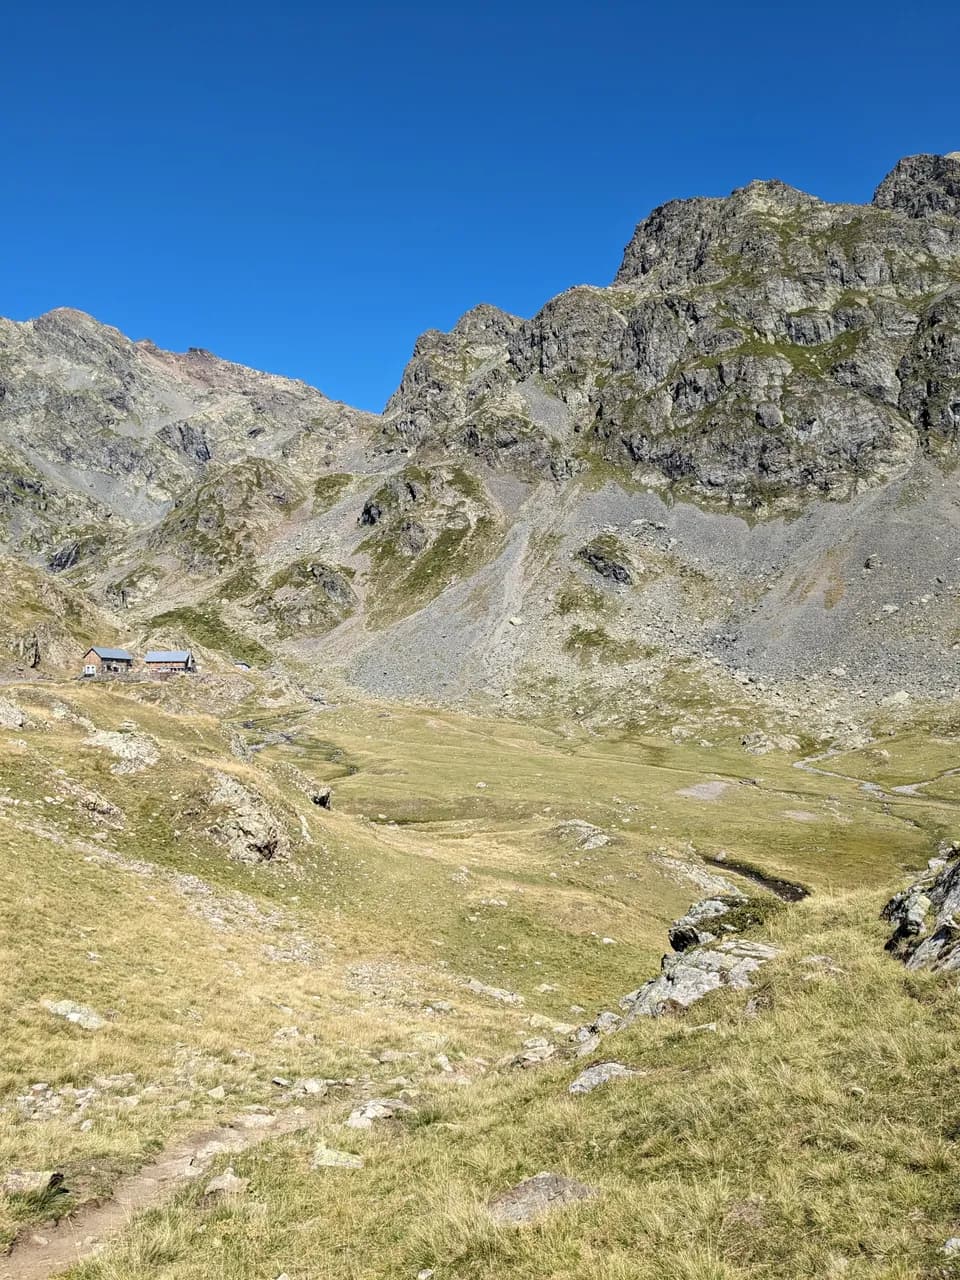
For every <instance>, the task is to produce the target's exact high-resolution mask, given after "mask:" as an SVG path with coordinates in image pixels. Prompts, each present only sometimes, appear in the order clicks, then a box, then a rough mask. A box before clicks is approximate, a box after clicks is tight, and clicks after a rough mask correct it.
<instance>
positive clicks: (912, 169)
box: [873, 151, 960, 218]
mask: <svg viewBox="0 0 960 1280" xmlns="http://www.w3.org/2000/svg"><path fill="white" fill-rule="evenodd" d="M873 203H874V204H875V205H876V206H877V208H878V209H898V210H900V211H901V212H902V213H906V214H907V215H908V216H909V217H911V218H925V217H928V216H930V215H931V214H935V213H946V214H949V215H951V216H952V217H955V218H956V217H960V151H951V152H949V153H948V154H947V155H944V156H936V155H919V156H906V157H905V158H904V159H903V160H900V161H898V162H897V164H896V165H895V166H894V167H893V169H891V171H890V172H889V173H888V174H887V176H886V177H885V178H884V180H883V181H882V182H881V183H880V185H879V187H877V189H876V191H875V192H874V196H873Z"/></svg>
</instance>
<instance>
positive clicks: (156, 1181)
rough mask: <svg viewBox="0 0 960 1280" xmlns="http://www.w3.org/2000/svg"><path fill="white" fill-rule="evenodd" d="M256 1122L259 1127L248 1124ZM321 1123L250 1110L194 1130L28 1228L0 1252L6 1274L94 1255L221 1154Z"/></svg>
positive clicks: (3, 1279) (37, 1278)
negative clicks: (98, 1193)
mask: <svg viewBox="0 0 960 1280" xmlns="http://www.w3.org/2000/svg"><path fill="white" fill-rule="evenodd" d="M251 1122H252V1123H253V1124H254V1125H255V1126H256V1127H253V1128H251V1127H248V1126H250V1124H251ZM315 1123H316V1115H315V1114H313V1113H310V1112H307V1111H304V1110H300V1109H298V1110H296V1111H290V1112H286V1113H284V1114H282V1115H272V1114H271V1115H266V1114H260V1113H250V1114H248V1115H244V1116H240V1117H238V1118H237V1119H236V1120H235V1121H233V1122H231V1123H229V1124H226V1125H223V1126H222V1127H221V1128H219V1129H206V1130H203V1131H202V1132H199V1133H194V1134H191V1135H190V1136H189V1137H187V1138H184V1139H181V1141H179V1142H177V1143H173V1144H171V1145H170V1146H169V1147H167V1148H166V1149H165V1150H163V1151H161V1152H160V1154H159V1155H158V1156H157V1158H156V1159H155V1160H153V1161H151V1162H150V1164H147V1165H144V1166H143V1167H142V1168H141V1169H139V1170H137V1172H136V1173H131V1174H129V1175H128V1176H127V1177H126V1178H124V1179H123V1180H122V1181H121V1182H120V1183H119V1184H118V1185H117V1187H116V1189H115V1190H114V1193H113V1196H112V1197H111V1198H110V1199H109V1200H107V1201H105V1202H101V1203H97V1202H93V1203H91V1204H89V1205H87V1206H84V1205H80V1206H79V1207H78V1209H77V1211H76V1213H73V1214H69V1215H67V1216H64V1217H63V1218H61V1219H60V1220H59V1221H58V1222H56V1223H54V1222H50V1223H43V1224H40V1225H39V1226H36V1227H32V1228H30V1229H29V1230H28V1231H26V1232H25V1233H24V1234H23V1235H22V1236H21V1237H20V1238H19V1239H18V1240H17V1241H15V1242H14V1244H13V1247H12V1248H11V1250H10V1252H9V1253H6V1254H4V1255H3V1256H0V1280H48V1277H50V1276H57V1275H60V1274H61V1273H62V1272H64V1271H66V1270H68V1269H69V1268H70V1267H73V1266H76V1264H77V1263H78V1262H83V1261H85V1260H86V1259H88V1258H92V1257H93V1256H94V1255H95V1254H96V1253H97V1252H98V1251H99V1250H100V1249H101V1248H103V1246H104V1245H105V1244H106V1243H107V1242H108V1241H109V1240H111V1239H112V1238H113V1237H114V1236H116V1235H117V1234H118V1233H119V1232H121V1231H122V1230H123V1229H124V1228H125V1227H126V1226H127V1225H128V1223H129V1222H130V1220H131V1218H133V1216H134V1215H135V1214H138V1213H141V1212H142V1211H143V1210H144V1209H151V1208H153V1207H154V1206H155V1205H157V1204H160V1203H162V1202H163V1201H164V1200H167V1199H169V1197H170V1196H172V1195H173V1194H174V1192H176V1191H177V1190H179V1189H180V1187H182V1186H184V1185H185V1184H186V1183H188V1182H190V1181H192V1180H194V1179H196V1178H199V1177H202V1176H203V1175H204V1174H205V1173H206V1172H207V1170H208V1169H209V1167H210V1165H211V1164H212V1163H213V1161H214V1160H215V1159H216V1158H217V1156H219V1155H223V1154H228V1153H230V1154H236V1153H238V1152H241V1151H247V1150H249V1149H250V1148H251V1147H255V1146H258V1145H259V1144H260V1143H261V1142H265V1141H266V1140H267V1139H269V1138H275V1137H278V1136H279V1135H281V1134H286V1133H296V1132H298V1131H299V1130H301V1129H306V1128H308V1127H309V1126H310V1125H311V1124H315Z"/></svg>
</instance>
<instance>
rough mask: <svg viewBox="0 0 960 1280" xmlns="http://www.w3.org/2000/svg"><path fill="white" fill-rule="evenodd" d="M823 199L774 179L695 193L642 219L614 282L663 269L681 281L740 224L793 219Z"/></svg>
mask: <svg viewBox="0 0 960 1280" xmlns="http://www.w3.org/2000/svg"><path fill="white" fill-rule="evenodd" d="M821 205H822V201H820V200H818V199H817V198H816V197H815V196H811V195H807V194H806V192H803V191H798V190H797V189H796V187H791V186H788V185H787V184H786V183H785V182H781V181H780V180H779V179H776V178H773V179H769V180H766V181H759V180H758V181H755V182H750V183H748V184H747V186H745V187H738V188H737V189H736V190H735V191H733V192H731V193H730V195H729V196H725V197H723V196H693V197H691V198H689V199H684V200H670V201H668V202H667V203H666V204H662V205H659V206H658V207H657V208H656V209H654V210H653V211H652V212H651V213H650V214H649V216H648V217H646V218H644V220H643V221H642V222H641V223H639V225H638V226H637V228H636V230H635V231H634V233H633V236H632V237H631V239H630V242H629V244H628V245H627V247H626V249H625V250H624V253H623V261H622V262H621V264H620V269H619V271H618V272H617V275H616V280H615V283H617V284H625V283H628V282H630V281H632V280H637V279H639V278H641V277H643V276H646V275H647V274H648V273H650V272H651V271H653V270H654V269H655V268H657V267H659V268H660V269H661V273H665V274H666V276H667V279H666V281H665V283H668V284H670V285H677V284H679V283H681V282H682V281H684V280H686V279H689V277H690V276H691V275H692V274H694V273H695V272H696V270H697V269H698V268H700V267H702V266H703V265H704V263H705V262H706V260H707V259H708V257H709V253H710V249H711V247H712V246H713V245H714V244H715V243H717V241H718V240H720V239H723V238H725V237H726V236H728V235H729V234H730V233H731V231H732V230H733V229H734V228H735V227H736V226H737V224H744V223H747V222H749V221H750V220H753V221H756V220H757V219H763V218H769V217H770V216H771V215H773V216H780V217H788V216H789V215H790V214H791V213H794V212H795V211H796V210H798V209H815V208H817V207H818V206H821Z"/></svg>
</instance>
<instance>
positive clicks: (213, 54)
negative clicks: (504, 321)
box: [0, 0, 960, 409]
mask: <svg viewBox="0 0 960 1280" xmlns="http://www.w3.org/2000/svg"><path fill="white" fill-rule="evenodd" d="M3 10H4V11H3V15H2V22H0V39H2V48H3V71H2V75H0V245H2V248H3V254H4V258H5V263H4V269H3V272H2V276H0V314H3V315H6V316H9V317H12V318H13V319H18V320H23V319H27V318H29V317H31V316H35V315H38V314H40V313H41V312H43V311H46V310H49V309H50V308H52V307H57V306H71V307H78V308H80V309H82V310H84V311H89V312H91V313H92V314H93V315H95V316H96V317H97V318H98V319H100V320H102V321H104V322H106V323H109V324H113V325H116V326H117V327H118V328H120V329H122V330H123V331H124V332H125V333H127V334H128V335H130V336H131V337H134V338H142V337H149V338H152V339H153V340H154V341H155V342H157V343H159V344H160V345H161V346H165V347H171V348H173V349H175V350H183V349H185V348H186V347H187V346H200V347H209V348H210V349H211V350H213V351H215V352H217V354H218V355H222V356H224V357H227V358H229V359H232V360H239V361H242V362H243V363H246V364H251V365H254V366H256V367H258V368H264V369H269V370H271V371H274V372H278V373H284V374H288V375H291V376H294V377H300V378H304V379H305V380H307V381H308V382H311V383H313V384H315V385H316V386H319V387H320V388H321V389H322V390H323V391H325V392H326V393H327V394H328V395H332V396H335V397H337V398H339V399H344V400H347V401H349V402H350V403H352V404H356V405H360V406H362V407H364V408H371V409H380V408H381V407H382V405H383V403H384V401H385V400H386V398H387V396H388V395H389V394H390V392H391V391H392V390H393V388H394V387H395V386H396V384H397V382H398V380H399V376H400V373H401V370H402V368H403V365H404V363H405V361H406V360H407V358H408V357H409V354H410V351H411V349H412V347H413V343H414V341H415V340H416V337H417V335H418V334H419V333H420V332H421V331H422V330H424V329H427V328H444V329H445V328H449V327H450V326H451V325H452V324H454V323H455V321H456V319H457V317H458V316H459V315H460V314H461V313H462V312H463V311H465V310H467V309H468V308H469V307H471V306H473V305H475V304H476V303H478V302H492V303H495V304H497V305H498V306H501V307H504V308H505V309H507V310H509V311H513V312H516V313H518V314H520V315H532V314H534V313H535V312H536V311H537V310H538V309H539V307H540V306H542V304H543V303H544V302H545V301H546V300H547V299H548V298H550V297H551V296H553V295H554V294H556V293H558V292H560V291H561V290H562V289H564V288H567V287H568V286H570V285H572V284H577V283H583V282H590V283H596V284H605V283H608V282H609V281H610V279H611V277H612V276H613V274H614V272H615V271H616V268H617V265H618V262H619V258H620V253H621V251H622V248H623V245H624V244H625V242H626V241H627V239H628V238H629V236H630V234H631V232H632V230H633V227H634V224H635V223H636V222H637V221H638V220H639V219H640V218H642V217H643V216H645V214H646V213H647V212H649V210H650V209H651V208H652V207H653V206H655V205H656V204H659V203H661V202H663V201H664V200H668V199H672V198H674V197H677V196H688V195H696V194H726V193H727V192H729V191H730V190H731V189H732V188H734V187H737V186H742V185H743V184H744V183H746V182H749V181H750V180H751V179H753V178H769V177H778V178H782V179H783V180H784V181H786V182H789V183H792V184H793V185H795V186H798V187H801V188H804V189H805V190H808V191H811V192H813V193H815V194H817V195H819V196H822V197H824V198H826V199H831V200H855V201H865V200H869V198H870V196H871V194H872V192H873V188H874V187H875V186H876V184H877V183H878V182H879V181H880V179H881V178H882V177H883V175H884V174H885V173H886V172H887V171H888V170H889V169H890V168H891V167H892V166H893V164H894V162H895V161H896V160H897V159H898V158H899V157H901V156H903V155H909V154H913V153H916V152H920V151H932V152H945V151H952V150H958V149H960V75H958V73H957V67H958V54H957V50H958V47H960V46H958V36H960V5H958V3H957V0H913V3H912V4H906V3H903V0H900V2H898V3H892V0H846V2H839V0H806V2H805V3H804V4H802V5H799V6H798V5H780V4H777V3H775V2H771V3H764V4H761V3H748V2H747V0H725V2H724V3H717V2H716V0H687V2H686V3H684V2H683V0H673V2H672V3H671V2H670V0H666V2H664V0H657V2H656V3H650V2H648V0H632V2H629V0H627V2H620V0H609V2H607V0H599V2H598V3H592V4H588V3H579V4H578V3H573V2H572V0H554V3H550V4H547V3H544V2H543V0H486V2H485V3H482V4H479V3H478V4H466V5H465V4H462V3H456V0H449V2H448V3H439V2H438V0H419V3H418V2H417V0H410V2H409V3H407V4H403V5H401V4H375V3H371V2H370V0H352V2H347V3H338V4H331V3H323V0H320V2H319V3H308V2H307V0H274V2H273V3H268V2H267V0H261V2H260V3H250V2H249V0H230V2H229V3H227V0H193V2H192V3H189V4H187V3H182V2H181V0H170V2H167V3H159V4H141V3H137V2H136V0H126V2H125V3H119V2H116V3H115V2H113V0H85V2H84V3H77V0H34V3H32V4H16V3H13V2H12V0H10V2H8V3H7V4H6V5H4V6H3Z"/></svg>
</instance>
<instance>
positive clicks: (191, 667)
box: [143, 649, 197, 676]
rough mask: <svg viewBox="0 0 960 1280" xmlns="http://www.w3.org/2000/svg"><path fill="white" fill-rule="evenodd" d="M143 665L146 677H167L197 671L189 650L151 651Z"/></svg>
mask: <svg viewBox="0 0 960 1280" xmlns="http://www.w3.org/2000/svg"><path fill="white" fill-rule="evenodd" d="M143 663H144V668H145V670H146V673H147V675H148V676H169V675H172V674H173V673H174V672H182V671H196V669H197V664H196V662H194V659H193V654H192V653H191V652H190V650H189V649H151V650H150V651H149V652H148V653H147V655H146V657H145V658H144V660H143Z"/></svg>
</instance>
